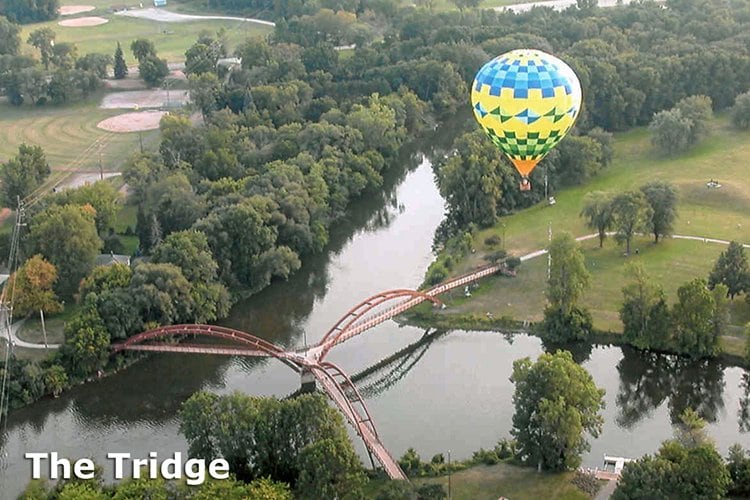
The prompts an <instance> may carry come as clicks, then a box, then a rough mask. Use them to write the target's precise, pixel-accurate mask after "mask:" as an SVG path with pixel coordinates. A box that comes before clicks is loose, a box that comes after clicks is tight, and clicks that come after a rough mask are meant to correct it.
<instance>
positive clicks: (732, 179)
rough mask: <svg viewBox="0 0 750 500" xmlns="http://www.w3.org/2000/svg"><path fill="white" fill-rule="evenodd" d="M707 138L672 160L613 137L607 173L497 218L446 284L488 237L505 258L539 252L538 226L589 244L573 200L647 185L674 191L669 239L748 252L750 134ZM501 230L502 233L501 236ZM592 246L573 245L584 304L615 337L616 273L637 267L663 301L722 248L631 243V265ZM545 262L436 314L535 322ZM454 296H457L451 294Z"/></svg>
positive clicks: (724, 127)
mask: <svg viewBox="0 0 750 500" xmlns="http://www.w3.org/2000/svg"><path fill="white" fill-rule="evenodd" d="M713 129H714V130H713V134H712V136H711V137H710V138H709V139H707V140H705V141H703V143H701V144H700V145H699V146H698V147H696V148H695V149H693V150H691V151H690V152H689V153H686V154H684V155H681V156H678V157H676V158H671V159H664V158H659V157H658V156H656V154H655V152H654V150H653V148H652V147H651V146H650V143H649V137H648V134H647V132H646V131H645V130H643V129H638V130H633V131H630V132H627V133H624V134H618V135H617V136H616V143H615V145H616V148H615V149H616V154H615V160H614V162H613V164H612V165H611V166H610V167H609V168H608V169H607V170H606V171H604V172H602V173H601V174H600V175H599V176H598V177H597V178H595V179H594V180H593V181H591V182H590V183H588V184H587V185H586V186H581V187H576V188H571V189H566V190H563V191H561V192H559V193H555V196H556V199H557V204H556V205H554V206H546V205H544V204H540V205H538V206H535V207H532V208H530V209H528V210H525V211H523V212H520V213H517V214H514V215H511V216H508V217H504V218H503V220H501V221H500V222H499V223H498V224H497V225H495V226H494V227H492V228H490V229H487V230H484V231H481V232H480V233H479V234H478V235H477V236H476V237H475V246H476V248H477V252H476V253H475V254H472V255H471V256H470V257H469V258H467V259H466V260H465V261H463V262H461V263H460V264H459V265H458V266H457V268H456V269H455V270H454V272H455V273H456V274H458V273H460V272H463V271H466V270H468V269H470V268H472V267H474V266H476V265H479V264H480V263H483V260H482V258H483V255H484V254H486V253H489V252H491V251H492V250H493V249H492V248H488V247H487V246H486V245H485V243H484V241H485V239H486V238H487V237H488V236H490V235H498V236H500V237H502V236H503V232H505V235H506V237H507V240H506V248H507V250H508V251H509V252H511V253H513V254H515V255H523V254H525V253H528V252H531V251H533V250H537V249H539V248H544V247H545V246H546V245H547V226H548V224H549V223H550V222H551V223H552V228H553V232H557V231H563V230H565V231H570V232H571V233H573V234H574V235H575V236H580V235H584V234H590V233H592V232H593V231H592V230H590V229H587V228H586V227H585V225H584V221H583V220H582V219H581V218H580V217H579V216H578V214H579V212H580V209H581V204H582V199H583V196H584V195H585V194H586V193H587V192H589V191H594V190H610V191H617V190H624V189H635V188H638V187H639V186H640V185H642V184H644V183H646V182H648V181H650V180H656V179H660V180H669V181H670V182H672V183H674V184H675V186H676V187H677V189H678V191H679V202H678V212H679V218H678V219H677V222H676V225H675V234H682V235H694V236H701V237H710V238H719V239H725V240H738V241H741V242H744V243H748V242H750V217H748V214H750V175H748V173H749V172H748V170H749V168H748V160H750V132H739V131H735V130H733V129H732V128H731V126H730V125H729V123H728V121H727V120H726V119H725V118H718V119H716V120H715V121H714V123H713ZM711 178H713V179H718V180H719V182H721V184H722V185H723V187H722V188H720V189H708V188H706V182H707V181H708V180H709V179H711ZM503 224H504V225H505V228H503ZM597 247H598V242H597V240H589V241H586V242H584V243H582V248H583V249H584V252H585V256H586V264H587V266H588V268H589V270H590V272H591V275H592V280H591V289H590V290H589V292H588V294H587V295H586V298H585V303H586V305H587V306H588V307H589V309H590V310H591V312H592V314H593V316H594V324H595V326H596V327H597V328H600V329H604V330H611V331H619V330H621V328H622V325H621V324H620V321H619V317H618V312H617V311H618V308H619V304H620V301H621V298H622V295H621V288H622V286H623V282H624V279H625V275H624V268H625V264H626V263H627V262H629V261H632V260H635V259H638V260H639V261H641V262H642V263H643V265H644V267H645V268H646V270H647V271H648V272H649V274H650V275H651V276H652V277H653V278H654V279H655V280H657V281H658V282H660V283H661V284H662V286H663V287H664V289H665V291H666V292H667V295H668V296H669V298H670V300H672V301H673V300H675V298H676V290H677V288H678V287H679V286H680V285H681V284H683V283H684V282H686V281H688V280H690V279H693V278H695V277H707V276H708V273H709V271H710V270H711V268H712V267H713V264H714V261H715V260H716V258H717V257H718V255H719V253H720V252H721V251H723V250H724V248H725V247H724V246H723V245H719V244H710V243H702V242H697V241H685V240H666V241H662V242H660V243H659V244H658V245H655V244H653V243H652V241H651V239H650V238H647V237H642V238H639V239H637V240H636V241H634V242H633V248H634V249H635V248H638V249H639V255H637V256H636V255H631V257H629V258H626V257H624V256H623V247H620V246H617V245H616V243H615V242H614V241H613V240H608V241H607V242H606V243H605V247H604V248H603V249H599V248H597ZM546 267H547V259H546V257H539V258H537V259H535V260H532V261H529V262H526V263H524V264H523V265H522V267H521V269H520V271H519V275H518V277H517V278H515V279H507V278H492V279H488V280H485V281H483V282H482V284H481V285H480V288H479V289H477V290H476V291H475V292H474V293H473V297H471V299H466V298H464V297H458V296H457V298H455V299H454V300H453V301H451V302H450V305H451V306H452V307H451V308H449V309H448V310H446V311H444V312H441V313H440V314H445V315H446V316H448V317H450V316H451V315H457V314H458V315H463V314H472V315H481V316H484V315H486V313H487V312H490V313H492V314H493V315H494V316H495V317H502V316H509V317H512V318H514V319H517V320H529V321H538V320H539V319H541V317H542V310H543V308H544V304H545V298H544V289H545V280H546ZM458 295H460V294H458ZM731 313H732V324H733V325H734V326H733V328H732V332H731V333H732V334H733V335H736V336H737V337H739V336H741V325H744V324H745V323H747V322H748V321H750V306H748V305H747V303H746V302H745V301H744V297H739V298H736V299H735V301H734V303H733V304H732V307H731ZM725 344H726V345H731V346H733V348H732V349H733V350H735V349H738V348H740V347H741V345H742V341H741V340H740V339H739V338H738V339H736V340H735V339H726V341H725Z"/></svg>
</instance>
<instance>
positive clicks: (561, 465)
mask: <svg viewBox="0 0 750 500" xmlns="http://www.w3.org/2000/svg"><path fill="white" fill-rule="evenodd" d="M510 380H511V382H513V383H515V384H516V389H515V392H514V394H513V404H514V405H515V409H516V411H515V413H514V414H513V429H512V430H511V434H512V435H513V437H515V438H516V441H517V443H518V451H519V454H520V456H521V457H522V459H523V460H524V461H525V462H527V463H529V464H534V465H536V466H537V468H538V469H539V470H542V469H546V470H549V469H551V470H565V469H572V468H575V467H577V466H578V465H579V464H580V463H581V454H582V453H583V452H584V451H587V450H589V449H590V447H589V444H588V442H587V440H586V439H585V437H584V433H588V434H590V435H591V436H593V437H598V436H599V434H600V433H601V431H602V425H603V423H604V419H603V418H602V416H601V414H600V412H601V410H602V409H603V408H604V390H603V389H599V388H598V387H596V384H595V383H594V380H593V378H592V377H591V375H590V374H589V373H588V372H587V371H586V370H585V369H584V368H583V367H581V366H580V365H578V364H577V363H576V362H575V361H573V356H572V355H571V354H570V353H569V352H567V351H558V352H557V353H555V354H542V355H541V356H539V359H537V361H536V362H535V363H534V362H532V361H531V360H530V359H529V358H523V359H519V360H516V361H515V362H514V363H513V375H512V376H511V378H510Z"/></svg>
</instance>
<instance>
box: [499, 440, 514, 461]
mask: <svg viewBox="0 0 750 500" xmlns="http://www.w3.org/2000/svg"><path fill="white" fill-rule="evenodd" d="M495 455H497V458H499V459H500V460H507V459H509V458H516V441H515V440H513V439H506V438H503V439H501V440H500V441H498V442H497V445H495Z"/></svg>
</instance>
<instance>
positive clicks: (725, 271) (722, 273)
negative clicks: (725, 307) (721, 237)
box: [708, 241, 750, 299]
mask: <svg viewBox="0 0 750 500" xmlns="http://www.w3.org/2000/svg"><path fill="white" fill-rule="evenodd" d="M719 283H722V284H724V285H726V287H727V292H728V294H729V297H730V298H731V299H734V297H735V296H736V295H737V294H740V293H743V292H747V291H748V289H750V265H749V264H748V260H747V255H746V254H745V247H744V246H743V245H742V243H739V242H737V241H732V242H730V243H729V246H728V247H727V249H726V250H724V251H723V252H721V255H719V258H718V260H717V261H716V264H714V268H713V270H712V271H711V274H709V276H708V286H709V287H710V288H714V287H715V286H716V285H717V284H719Z"/></svg>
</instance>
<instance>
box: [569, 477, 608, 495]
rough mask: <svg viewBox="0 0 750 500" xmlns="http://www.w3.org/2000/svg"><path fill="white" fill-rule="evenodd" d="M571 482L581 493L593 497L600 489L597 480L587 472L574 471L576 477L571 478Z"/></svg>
mask: <svg viewBox="0 0 750 500" xmlns="http://www.w3.org/2000/svg"><path fill="white" fill-rule="evenodd" d="M571 482H572V483H573V484H574V485H575V486H576V487H577V488H578V489H579V490H581V491H583V492H584V493H586V494H588V495H589V496H591V497H593V496H595V495H596V494H597V493H598V492H599V489H600V488H601V487H602V486H601V483H600V482H599V480H598V479H597V478H596V476H595V475H594V474H591V473H589V472H582V471H580V470H579V471H576V475H575V476H573V479H572V480H571Z"/></svg>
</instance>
